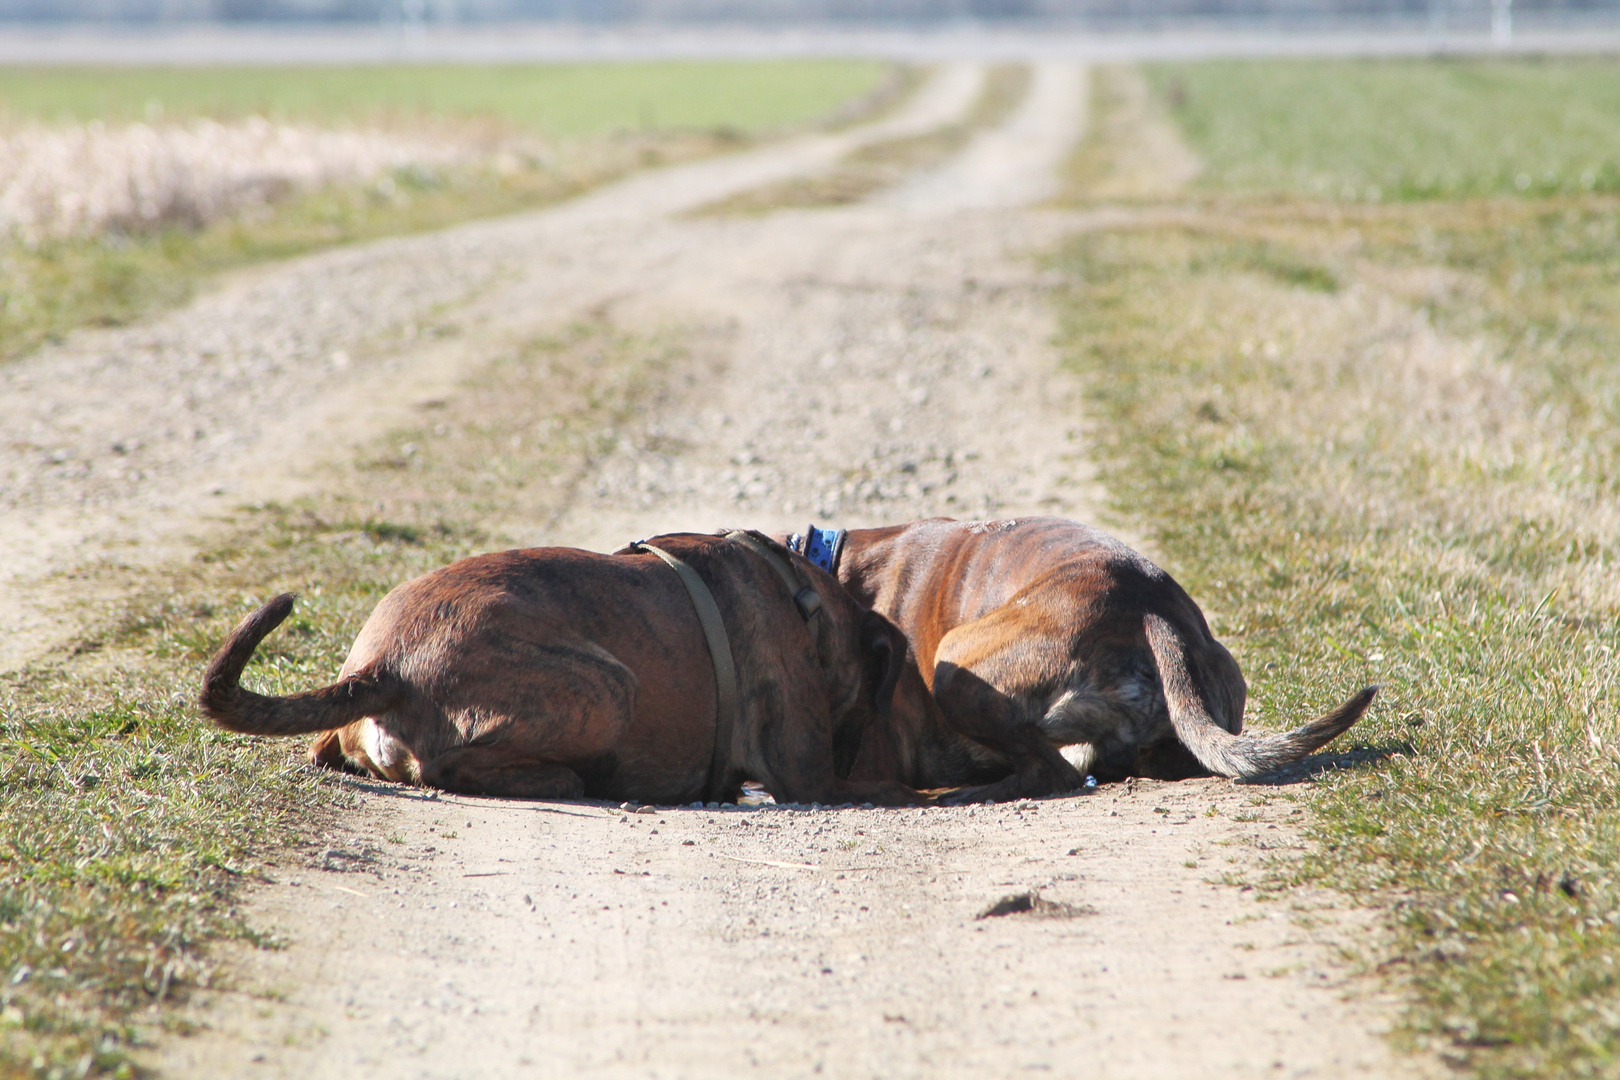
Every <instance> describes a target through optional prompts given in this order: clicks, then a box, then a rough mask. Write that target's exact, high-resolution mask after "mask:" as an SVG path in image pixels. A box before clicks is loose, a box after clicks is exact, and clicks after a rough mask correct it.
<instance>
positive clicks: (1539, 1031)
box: [1061, 61, 1620, 1078]
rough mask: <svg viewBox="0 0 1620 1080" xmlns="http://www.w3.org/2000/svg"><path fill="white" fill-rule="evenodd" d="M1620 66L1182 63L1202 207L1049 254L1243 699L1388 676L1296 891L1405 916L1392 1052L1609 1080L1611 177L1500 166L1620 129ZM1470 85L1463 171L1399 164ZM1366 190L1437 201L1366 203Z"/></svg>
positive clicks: (1071, 326) (1123, 446)
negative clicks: (1442, 94) (1363, 761)
mask: <svg viewBox="0 0 1620 1080" xmlns="http://www.w3.org/2000/svg"><path fill="white" fill-rule="evenodd" d="M1616 70H1620V69H1617V68H1614V67H1612V66H1610V65H1607V64H1602V63H1597V62H1586V61H1570V62H1568V63H1557V64H1554V63H1536V62H1521V63H1515V64H1509V63H1491V64H1477V65H1476V64H1455V63H1449V62H1423V63H1406V64H1376V65H1373V64H1356V63H1342V64H1341V63H1319V64H1314V65H1309V66H1307V65H1294V64H1281V65H1276V66H1272V65H1262V64H1254V65H1237V64H1219V65H1207V66H1202V65H1201V66H1186V67H1179V68H1177V67H1160V68H1157V69H1155V70H1154V72H1153V78H1154V80H1155V82H1156V85H1157V86H1158V87H1160V90H1161V92H1162V93H1164V94H1165V95H1166V101H1165V104H1166V106H1167V107H1169V108H1171V109H1172V110H1174V106H1175V94H1176V93H1177V91H1176V89H1175V88H1176V87H1181V88H1182V89H1181V90H1180V91H1179V93H1180V94H1181V95H1183V96H1182V98H1181V100H1182V101H1183V102H1184V104H1183V107H1182V108H1181V110H1180V114H1181V116H1182V118H1183V122H1184V124H1185V125H1186V128H1185V130H1186V132H1187V136H1188V139H1189V141H1190V142H1191V143H1192V145H1193V147H1194V149H1196V150H1198V151H1199V152H1201V153H1202V154H1204V156H1205V159H1206V161H1207V162H1208V163H1209V165H1208V171H1207V172H1206V174H1205V180H1204V184H1205V191H1206V195H1205V196H1204V197H1203V198H1202V202H1201V204H1200V206H1199V208H1198V209H1196V210H1193V211H1192V212H1190V214H1189V215H1188V216H1186V217H1182V218H1180V219H1178V221H1177V222H1176V223H1175V224H1163V225H1142V226H1138V227H1130V228H1121V229H1117V230H1113V231H1109V232H1104V233H1100V234H1096V235H1093V236H1089V237H1087V238H1085V239H1083V240H1080V241H1078V242H1076V243H1075V244H1074V245H1072V246H1071V247H1070V248H1069V249H1068V250H1067V251H1066V252H1065V254H1064V255H1063V257H1062V259H1061V265H1062V266H1063V267H1064V268H1065V269H1066V270H1067V271H1068V272H1069V274H1070V276H1071V280H1072V281H1073V282H1074V286H1073V293H1072V296H1071V300H1072V302H1071V303H1070V304H1069V305H1068V308H1067V311H1068V334H1069V342H1070V347H1071V356H1072V359H1073V363H1074V364H1075V365H1076V366H1077V367H1078V369H1079V370H1081V371H1082V372H1084V373H1085V374H1086V375H1087V377H1088V379H1089V382H1090V386H1091V393H1090V399H1091V403H1092V408H1093V410H1094V412H1095V415H1096V417H1097V420H1098V421H1099V438H1100V445H1099V446H1098V455H1099V458H1100V463H1101V465H1102V467H1103V480H1104V482H1105V484H1106V485H1107V488H1108V490H1109V491H1110V493H1111V495H1112V496H1113V498H1114V499H1115V501H1116V505H1117V508H1118V511H1119V512H1120V513H1121V514H1122V515H1124V516H1125V517H1127V518H1128V520H1130V521H1131V522H1132V523H1133V524H1134V525H1135V526H1136V527H1137V528H1139V529H1142V530H1143V531H1145V532H1147V533H1148V534H1149V535H1151V536H1153V538H1154V542H1155V545H1156V548H1157V550H1158V551H1159V552H1160V553H1161V554H1162V556H1163V558H1164V560H1165V562H1166V563H1167V564H1168V567H1169V568H1170V569H1171V570H1172V572H1173V573H1175V574H1176V575H1177V577H1178V578H1179V579H1180V580H1181V581H1182V582H1183V584H1185V585H1186V586H1187V587H1188V588H1189V590H1190V591H1191V592H1192V593H1193V595H1194V596H1195V597H1197V598H1198V599H1199V600H1200V601H1201V602H1202V603H1203V604H1204V605H1205V606H1206V610H1208V611H1209V612H1210V613H1211V615H1212V620H1213V623H1214V626H1215V629H1216V632H1217V634H1218V635H1219V636H1221V637H1222V638H1223V639H1224V640H1225V641H1226V642H1227V643H1228V644H1229V645H1230V646H1232V647H1233V648H1234V651H1235V653H1236V654H1237V655H1238V657H1239V659H1240V662H1241V663H1242V664H1243V665H1244V668H1245V671H1246V673H1247V675H1248V677H1249V680H1250V687H1251V713H1250V716H1251V718H1252V719H1253V720H1254V721H1256V722H1258V723H1259V724H1261V725H1263V726H1269V727H1273V728H1275V727H1280V726H1285V725H1288V726H1291V725H1292V724H1293V723H1296V722H1298V721H1300V720H1302V719H1304V718H1306V717H1308V716H1311V715H1315V714H1316V713H1317V712H1319V711H1321V709H1322V708H1323V707H1324V706H1325V705H1326V704H1328V703H1330V702H1332V701H1335V700H1337V699H1338V698H1339V697H1342V695H1343V692H1344V690H1345V689H1347V688H1348V687H1351V686H1353V685H1359V684H1361V683H1363V682H1378V683H1382V684H1383V685H1384V688H1385V689H1384V692H1383V694H1382V696H1381V697H1380V699H1379V703H1378V704H1377V706H1375V709H1374V712H1373V714H1372V715H1371V716H1370V718H1369V719H1368V720H1367V721H1365V722H1364V723H1363V725H1362V726H1361V727H1359V728H1358V729H1357V730H1356V731H1355V732H1354V733H1353V737H1352V738H1350V739H1349V740H1348V742H1349V744H1350V745H1356V744H1359V745H1360V746H1362V747H1364V748H1372V749H1375V750H1378V751H1380V752H1382V753H1384V754H1387V755H1388V756H1387V757H1386V758H1385V759H1384V760H1383V761H1382V762H1381V763H1378V764H1374V765H1360V766H1357V767H1354V768H1350V769H1348V770H1346V771H1343V772H1340V773H1337V774H1335V775H1333V776H1331V777H1330V778H1329V781H1328V782H1327V783H1326V784H1324V785H1322V786H1321V788H1320V789H1319V790H1318V791H1317V792H1316V793H1315V794H1314V796H1313V803H1314V807H1315V809H1316V811H1317V813H1316V815H1315V819H1314V820H1315V825H1314V839H1315V841H1316V847H1315V851H1314V854H1313V855H1312V856H1311V857H1310V859H1309V860H1308V861H1307V862H1306V864H1305V865H1304V866H1302V867H1301V866H1297V865H1293V864H1279V866H1278V869H1277V874H1278V878H1277V880H1276V881H1274V882H1273V883H1272V885H1273V886H1274V887H1277V888H1286V887H1287V886H1288V885H1290V884H1292V883H1293V882H1295V881H1297V880H1300V879H1301V877H1303V878H1306V879H1311V880H1317V881H1324V882H1327V883H1330V884H1332V885H1335V886H1337V887H1339V888H1341V889H1343V890H1345V891H1346V892H1347V893H1348V894H1349V895H1350V896H1351V897H1353V898H1355V900H1356V901H1358V902H1365V903H1369V904H1373V905H1375V906H1377V907H1379V908H1381V909H1382V910H1383V911H1384V912H1385V915H1386V918H1387V922H1388V925H1389V927H1390V929H1391V937H1390V940H1389V942H1388V947H1387V949H1385V948H1384V947H1383V946H1379V947H1377V948H1376V949H1369V951H1368V953H1367V954H1366V955H1365V956H1364V957H1363V959H1364V960H1365V961H1366V962H1367V963H1368V964H1369V966H1372V967H1374V968H1375V969H1376V970H1377V971H1378V972H1380V973H1381V974H1382V975H1384V976H1385V977H1387V978H1390V979H1392V980H1394V981H1395V982H1396V983H1397V984H1398V985H1399V986H1400V987H1401V988H1402V989H1404V990H1405V991H1406V993H1407V994H1408V997H1409V1000H1410V1007H1409V1010H1408V1012H1407V1015H1406V1017H1405V1020H1404V1023H1403V1028H1402V1032H1401V1034H1402V1037H1403V1038H1405V1039H1408V1040H1411V1041H1413V1042H1414V1043H1417V1044H1420V1045H1423V1046H1426V1047H1429V1048H1431V1049H1433V1050H1435V1051H1437V1052H1439V1053H1440V1054H1441V1056H1442V1057H1443V1058H1445V1059H1446V1060H1447V1061H1449V1062H1451V1063H1452V1064H1453V1065H1455V1066H1457V1067H1458V1068H1459V1069H1461V1070H1462V1071H1463V1072H1465V1073H1468V1074H1472V1075H1479V1076H1487V1077H1524V1078H1530V1077H1555V1076H1581V1077H1587V1076H1592V1077H1598V1076H1615V1075H1620V1074H1617V1072H1616V1062H1617V1061H1620V915H1617V911H1620V716H1617V710H1620V662H1617V658H1616V653H1617V650H1620V578H1617V576H1616V574H1615V569H1614V567H1615V561H1616V558H1617V556H1620V369H1617V368H1616V366H1615V364H1614V359H1613V358H1614V356H1615V355H1616V354H1617V352H1620V258H1617V257H1616V252H1617V250H1620V248H1617V243H1620V198H1617V197H1616V196H1614V195H1612V194H1606V193H1602V192H1601V191H1594V192H1592V193H1584V192H1580V191H1574V192H1571V191H1569V190H1567V188H1568V185H1567V184H1560V185H1553V184H1550V183H1549V184H1547V185H1544V186H1539V187H1538V185H1535V184H1532V185H1530V186H1528V187H1527V188H1523V189H1521V187H1520V185H1518V184H1517V183H1514V182H1512V180H1511V173H1512V170H1514V169H1518V168H1526V167H1528V166H1527V164H1525V163H1526V162H1528V161H1529V160H1530V159H1529V158H1520V157H1514V156H1512V155H1510V154H1506V153H1504V152H1502V151H1501V147H1503V146H1508V145H1518V146H1538V147H1550V148H1562V149H1561V150H1560V151H1559V152H1560V153H1563V152H1566V151H1567V152H1571V153H1572V152H1573V151H1574V149H1575V148H1576V147H1577V144H1578V142H1579V140H1578V139H1577V138H1575V135H1574V133H1575V132H1578V131H1580V130H1583V129H1582V128H1581V127H1580V126H1579V125H1580V124H1582V123H1586V121H1585V120H1579V121H1578V122H1577V121H1576V120H1571V121H1570V122H1569V123H1567V124H1564V125H1562V126H1560V125H1558V124H1555V123H1553V121H1552V120H1551V119H1549V118H1551V117H1555V116H1566V117H1574V118H1581V117H1586V116H1590V115H1607V114H1605V113H1603V110H1604V109H1606V108H1612V107H1613V106H1612V105H1609V104H1606V103H1609V102H1613V101H1614V97H1613V92H1614V91H1613V87H1614V85H1615V82H1614V72H1615V71H1616ZM1470 85H1476V86H1479V87H1480V88H1481V96H1480V97H1478V98H1468V99H1466V100H1467V101H1468V102H1469V104H1468V105H1466V107H1465V106H1463V105H1458V106H1456V108H1455V109H1454V110H1453V112H1454V114H1455V116H1456V128H1457V130H1456V131H1455V132H1453V133H1452V134H1453V140H1452V142H1451V143H1450V144H1449V145H1450V146H1451V147H1452V148H1453V150H1454V151H1455V152H1454V153H1452V154H1450V157H1449V160H1450V167H1452V168H1454V170H1455V171H1454V172H1453V173H1452V174H1450V175H1451V176H1452V177H1453V179H1450V180H1446V181H1445V182H1444V184H1443V185H1436V186H1432V187H1427V188H1423V187H1420V186H1419V185H1415V184H1414V185H1410V186H1409V187H1406V188H1403V187H1401V185H1400V184H1398V183H1396V182H1394V181H1393V180H1391V179H1390V178H1392V177H1401V176H1417V175H1420V174H1421V171H1422V168H1423V167H1424V165H1423V163H1424V162H1426V161H1433V162H1435V163H1437V164H1438V163H1440V162H1442V161H1444V160H1445V158H1444V157H1443V156H1433V157H1431V156H1430V152H1429V151H1427V150H1422V149H1415V148H1420V147H1421V146H1422V145H1423V144H1424V142H1425V140H1426V139H1427V138H1428V133H1430V132H1432V131H1433V130H1434V128H1435V126H1436V125H1437V124H1438V123H1439V121H1438V120H1437V119H1436V118H1435V115H1434V114H1433V113H1431V112H1430V111H1429V105H1428V100H1429V99H1428V98H1426V97H1425V96H1423V95H1420V94H1413V93H1411V89H1412V88H1414V87H1434V86H1440V87H1446V88H1449V89H1448V90H1447V91H1446V92H1447V93H1450V94H1454V95H1456V94H1461V93H1462V90H1463V89H1464V88H1466V87H1468V86H1470ZM1504 88H1509V89H1511V88H1518V90H1519V91H1520V92H1521V93H1520V96H1521V98H1522V100H1521V101H1520V107H1518V108H1515V109H1504V110H1503V111H1501V112H1499V113H1495V114H1492V113H1491V112H1490V110H1491V109H1493V108H1495V106H1496V105H1497V104H1500V101H1499V98H1498V97H1497V96H1494V95H1499V94H1503V93H1507V89H1504ZM1588 91H1589V92H1588ZM1560 96H1562V98H1563V99H1564V102H1565V106H1564V107H1563V108H1559V107H1557V106H1556V105H1555V102H1556V101H1557V100H1558V99H1559V98H1560ZM1285 115H1286V116H1289V120H1288V122H1287V123H1282V122H1281V121H1280V120H1279V118H1281V117H1284V116H1285ZM1492 116H1494V119H1492ZM1489 124H1495V125H1496V131H1495V135H1494V136H1493V137H1492V138H1490V139H1486V138H1484V137H1483V136H1481V135H1480V132H1481V131H1482V130H1483V129H1484V128H1485V127H1487V126H1489ZM1375 132H1376V135H1375V134H1374V133H1375ZM1341 133H1342V137H1341ZM1608 145H1612V142H1611V143H1610V144H1608ZM1240 146H1241V147H1247V148H1249V151H1250V152H1252V154H1253V155H1254V158H1255V160H1256V161H1257V162H1259V163H1260V164H1258V165H1256V166H1254V167H1252V168H1250V167H1248V166H1246V165H1244V163H1243V161H1242V157H1243V155H1242V154H1240V153H1239V152H1238V150H1237V148H1238V147H1240ZM1403 147H1404V148H1406V149H1404V150H1403V149H1401V148H1403ZM1468 147H1472V148H1474V149H1472V150H1467V149H1458V148H1468ZM1602 148H1603V147H1602V145H1601V144H1599V143H1594V145H1593V152H1594V153H1596V152H1597V151H1599V150H1601V149H1602ZM1537 152H1538V153H1540V152H1541V151H1537ZM1547 153H1548V154H1551V153H1552V151H1551V150H1548V151H1547ZM1392 159H1393V160H1392ZM1541 160H1550V158H1544V159H1541ZM1559 160H1570V159H1569V158H1568V157H1565V158H1561V159H1559ZM1323 174H1326V175H1330V176H1331V177H1333V182H1332V183H1330V184H1329V185H1328V186H1327V193H1326V196H1325V197H1324V198H1322V199H1312V198H1310V197H1309V190H1310V187H1311V184H1312V182H1313V181H1311V180H1310V178H1311V177H1314V176H1317V175H1323ZM1302 178H1303V179H1302ZM1504 178H1506V180H1505V181H1504ZM1341 179H1344V180H1347V181H1348V180H1350V179H1354V180H1355V182H1356V183H1367V182H1376V183H1380V184H1385V185H1387V188H1386V190H1388V191H1390V192H1398V191H1409V192H1412V193H1418V192H1420V191H1421V193H1422V194H1424V195H1425V196H1426V200H1425V201H1421V202H1412V201H1407V202H1400V203H1395V204H1385V205H1369V204H1368V203H1367V202H1366V201H1365V200H1361V201H1358V203H1357V204H1353V205H1347V204H1346V203H1345V202H1344V201H1343V200H1341V199H1340V197H1339V192H1338V191H1337V190H1335V188H1336V185H1337V184H1338V182H1339V180H1341ZM1579 186H1581V187H1584V185H1579ZM1594 187H1601V185H1594ZM1555 189H1556V190H1555ZM1211 192H1212V193H1213V194H1209V193H1211ZM1448 192H1487V193H1489V194H1488V195H1486V196H1474V197H1460V196H1455V195H1454V196H1453V197H1446V198H1442V197H1441V196H1442V195H1445V194H1447V193H1448ZM1277 195H1288V196H1293V197H1292V198H1284V199H1280V200H1279V199H1277V198H1276V197H1275V196H1277ZM1144 507H1148V508H1151V510H1149V511H1146V512H1144V511H1143V510H1142V508H1144Z"/></svg>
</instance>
